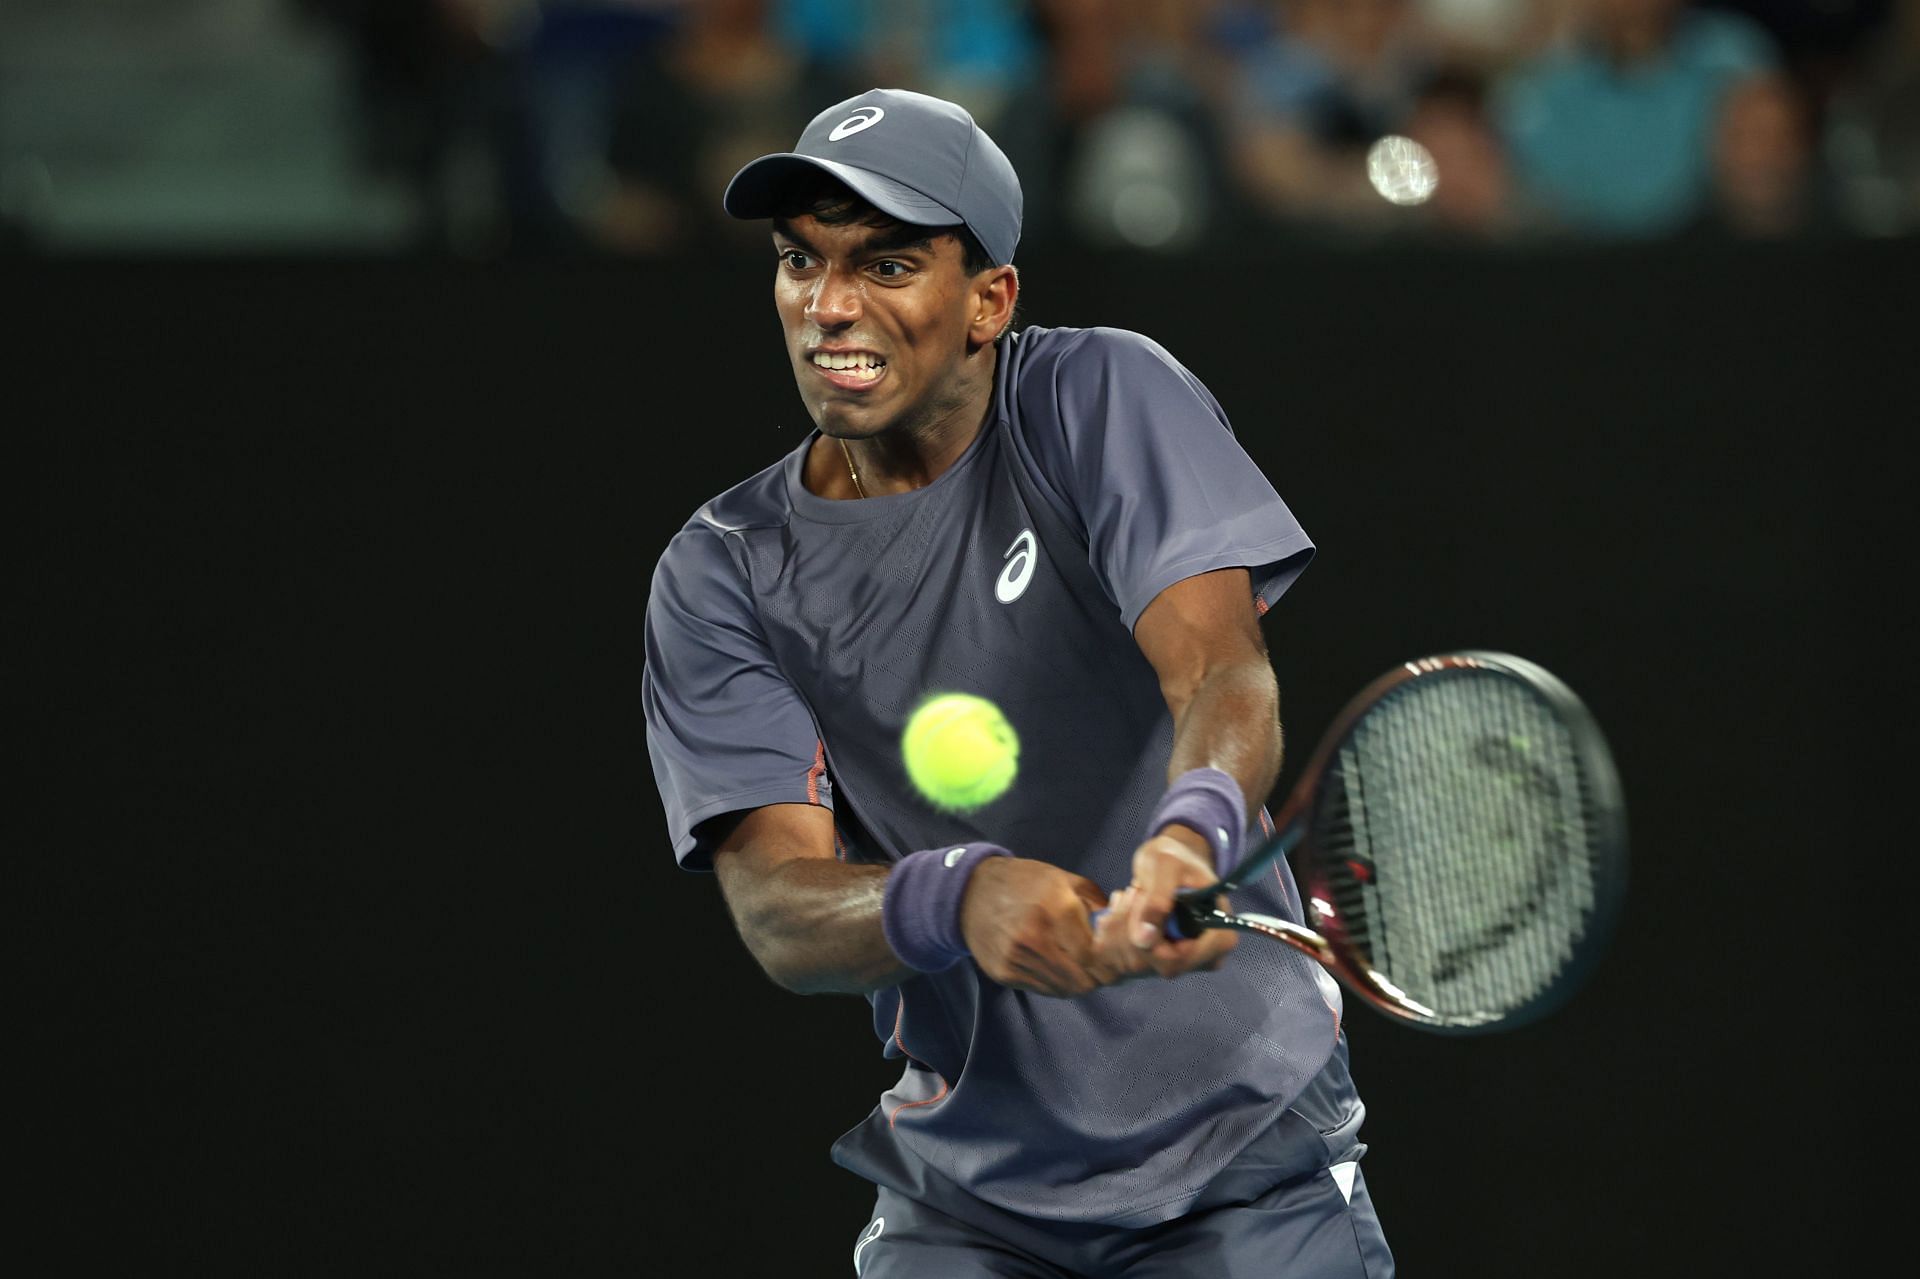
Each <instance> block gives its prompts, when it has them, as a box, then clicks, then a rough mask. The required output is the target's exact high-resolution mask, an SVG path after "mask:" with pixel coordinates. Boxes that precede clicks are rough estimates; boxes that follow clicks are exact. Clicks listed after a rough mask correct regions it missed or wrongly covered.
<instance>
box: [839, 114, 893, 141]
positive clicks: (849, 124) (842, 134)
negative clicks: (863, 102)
mask: <svg viewBox="0 0 1920 1279" xmlns="http://www.w3.org/2000/svg"><path fill="white" fill-rule="evenodd" d="M886 113H887V112H886V109H885V108H884V107H861V108H859V109H858V110H856V111H855V112H854V113H853V114H852V115H850V116H848V117H847V118H846V119H844V120H842V121H841V122H840V123H839V124H836V125H834V126H833V132H832V133H829V134H828V135H827V141H829V142H838V141H839V140H840V139H842V138H850V137H852V136H853V135H854V134H856V133H858V132H860V130H862V129H871V128H872V127H873V126H874V125H876V124H879V123H880V117H881V116H884V115H885V114H886Z"/></svg>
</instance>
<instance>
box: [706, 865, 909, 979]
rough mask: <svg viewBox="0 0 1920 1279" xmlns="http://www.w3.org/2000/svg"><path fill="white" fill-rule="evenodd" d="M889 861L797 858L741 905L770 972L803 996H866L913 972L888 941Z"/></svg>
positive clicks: (748, 937)
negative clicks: (884, 925) (884, 909)
mask: <svg viewBox="0 0 1920 1279" xmlns="http://www.w3.org/2000/svg"><path fill="white" fill-rule="evenodd" d="M886 887H887V868H886V867H884V866H855V865H847V864H845V863H842V862H837V861H826V860H824V859H820V858H812V857H807V858H794V859H793V860H791V861H787V862H784V863H782V864H781V865H780V866H778V867H776V868H775V869H774V870H773V871H771V872H770V873H768V874H767V876H766V877H765V878H764V879H763V880H762V881H761V883H760V884H759V886H758V888H757V889H756V891H755V892H754V893H753V894H752V900H750V901H748V902H746V903H743V904H742V905H741V907H740V908H739V909H738V910H737V911H736V914H735V922H736V923H737V924H738V925H739V927H740V935H741V937H742V938H743V939H745V941H746V943H747V949H749V950H750V951H752V952H753V956H754V958H755V959H757V960H759V961H760V966H761V967H762V968H764V969H765V970H766V972H767V975H768V976H769V977H771V978H773V980H774V981H776V982H778V983H779V984H780V985H782V986H784V987H786V988H787V989H788V990H791V991H795V992H798V993H799V994H802V995H819V994H830V993H845V994H856V995H863V994H866V993H868V992H869V991H874V990H883V989H885V988H886V987H888V986H896V985H898V984H900V983H901V982H903V981H905V980H907V979H908V978H909V977H912V976H914V975H915V974H914V970H913V969H911V968H908V967H907V966H906V965H905V964H902V963H901V962H900V957H899V956H898V955H895V954H894V953H893V949H892V948H891V947H890V946H888V945H887V939H886V935H885V933H884V932H883V931H882V929H881V923H880V907H881V902H882V901H883V899H884V898H885V895H886Z"/></svg>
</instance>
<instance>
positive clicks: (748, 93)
mask: <svg viewBox="0 0 1920 1279" xmlns="http://www.w3.org/2000/svg"><path fill="white" fill-rule="evenodd" d="M771 18H772V12H771V4H770V0H703V2H702V3H699V4H696V5H694V6H693V7H692V8H691V9H690V10H688V12H687V14H686V18H685V21H684V23H683V25H682V26H681V27H680V29H679V30H678V31H677V32H676V33H675V34H674V35H673V36H672V37H671V38H670V39H668V40H665V41H663V42H661V43H659V44H656V45H653V46H650V47H648V48H646V49H644V50H642V52H641V53H640V54H639V55H638V56H637V57H635V58H633V59H632V60H631V61H629V62H628V63H626V64H625V65H624V66H623V68H622V69H621V72H620V75H619V78H618V83H617V87H616V88H615V90H614V94H613V101H612V104H611V108H610V115H611V120H610V124H609V126H608V129H607V137H606V165H607V169H608V178H609V181H608V183H607V185H606V187H605V188H604V190H603V191H602V192H601V193H600V197H599V199H598V201H597V203H596V204H595V205H594V206H593V207H592V208H591V209H589V210H586V211H585V212H584V216H585V218H586V221H587V224H588V225H589V226H590V227H591V229H592V232H593V234H594V236H595V238H596V239H597V241H598V242H599V243H600V244H602V245H603V246H605V247H608V248H611V249H614V250H616V251H619V252H623V253H640V254H657V253H669V252H673V251H676V250H682V249H685V248H687V247H689V246H690V245H695V244H698V243H700V242H702V241H705V240H708V239H710V238H716V237H725V238H726V239H727V240H728V241H731V242H733V243H739V244H744V243H746V242H747V240H748V238H749V233H751V238H752V239H753V241H754V242H759V241H760V240H763V239H764V235H763V234H762V233H761V232H760V230H759V229H758V228H756V227H754V226H752V225H751V224H747V223H740V222H736V221H734V220H732V219H729V218H724V217H722V216H720V211H719V210H720V196H721V193H722V192H723V191H724V190H725V189H726V185H727V181H728V179H729V178H731V177H732V176H733V174H734V173H735V172H736V171H737V170H738V169H739V168H740V166H741V165H743V164H745V163H746V162H747V161H749V160H752V159H753V158H754V157H755V156H760V155H766V154H768V153H770V152H774V151H784V150H786V149H787V148H788V147H790V146H792V145H793V140H794V139H795V138H796V137H798V136H799V133H800V130H801V128H802V127H803V126H804V125H805V124H806V122H807V121H808V120H811V119H812V118H813V117H814V116H815V115H816V114H817V113H819V112H820V111H823V110H825V109H826V108H827V107H829V106H831V105H832V104H833V103H835V102H837V101H839V100H840V99H841V98H845V97H848V96H850V95H852V94H854V93H857V92H859V91H860V90H861V89H863V88H869V87H871V86H869V85H863V84H857V83H854V82H852V81H849V80H847V79H845V78H843V77H841V76H840V75H838V74H837V73H836V72H834V71H833V70H831V69H829V68H827V67H825V66H823V65H822V64H821V63H820V62H819V61H817V60H815V59H812V58H809V57H808V56H807V55H806V53H805V52H804V51H803V50H800V49H796V48H793V47H791V46H789V45H788V44H787V43H786V42H784V41H783V40H781V39H780V38H779V35H778V33H777V32H776V31H775V30H774V27H773V25H772V21H771Z"/></svg>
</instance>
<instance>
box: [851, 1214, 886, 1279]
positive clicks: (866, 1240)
mask: <svg viewBox="0 0 1920 1279" xmlns="http://www.w3.org/2000/svg"><path fill="white" fill-rule="evenodd" d="M886 1228H887V1219H886V1218H885V1217H875V1218H874V1219H873V1224H872V1225H871V1226H868V1227H867V1232H866V1233H865V1234H863V1235H861V1236H860V1242H859V1243H857V1244H855V1245H853V1273H854V1274H856V1275H857V1274H859V1273H860V1254H861V1252H863V1251H864V1250H865V1249H866V1246H867V1245H868V1244H870V1243H872V1242H873V1241H874V1240H876V1239H878V1238H879V1237H880V1232H881V1231H882V1230H885V1229H886Z"/></svg>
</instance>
